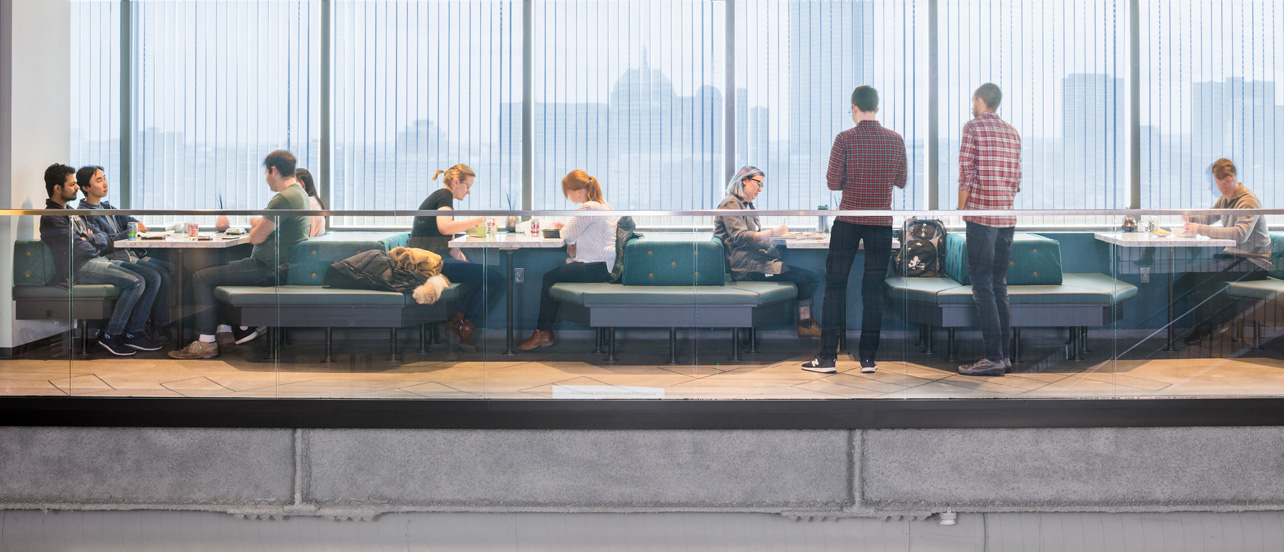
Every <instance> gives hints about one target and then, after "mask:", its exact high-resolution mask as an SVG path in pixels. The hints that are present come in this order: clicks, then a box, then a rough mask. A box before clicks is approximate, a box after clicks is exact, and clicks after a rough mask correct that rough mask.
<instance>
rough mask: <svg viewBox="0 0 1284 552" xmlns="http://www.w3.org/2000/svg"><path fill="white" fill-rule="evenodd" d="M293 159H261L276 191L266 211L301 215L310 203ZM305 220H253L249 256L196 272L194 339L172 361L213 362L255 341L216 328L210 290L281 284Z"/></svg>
mask: <svg viewBox="0 0 1284 552" xmlns="http://www.w3.org/2000/svg"><path fill="white" fill-rule="evenodd" d="M295 164H296V160H295V158H294V155H292V154H291V153H290V152H288V151H285V150H277V151H274V152H272V153H269V154H268V156H267V158H266V159H264V160H263V167H264V169H263V173H264V178H265V180H267V184H268V187H269V188H271V189H272V191H274V192H276V195H275V196H273V197H272V200H271V201H269V202H268V204H267V208H268V209H273V210H282V209H283V210H298V211H306V210H308V209H309V208H310V207H311V205H310V204H309V203H308V194H307V192H305V191H303V187H302V186H300V185H299V183H298V182H296V181H295V180H294V168H295ZM310 228H311V221H309V220H308V217H306V216H281V217H272V218H256V219H253V220H251V221H250V243H252V244H254V250H253V251H252V252H251V253H250V256H249V258H246V259H241V260H239V261H232V262H230V263H228V264H226V265H223V266H215V267H210V268H206V269H204V270H200V271H197V272H196V274H195V275H194V276H193V277H192V300H193V302H194V303H195V307H196V331H197V332H198V333H199V334H200V337H198V338H197V339H196V341H193V342H192V343H191V344H190V345H188V346H187V347H184V348H183V349H181V350H178V351H170V353H169V356H171V357H174V358H178V359H191V358H214V357H217V356H218V355H219V353H220V352H224V353H225V352H228V351H230V350H232V349H234V348H236V345H237V344H238V343H245V342H246V341H249V340H251V339H254V338H255V337H258V333H259V332H258V330H257V329H251V328H240V329H239V330H233V329H232V328H231V327H229V326H227V325H222V326H217V331H215V330H216V324H217V322H218V320H217V317H218V305H217V304H216V303H215V301H214V288H216V287H218V286H273V285H281V284H283V283H285V273H286V270H287V269H288V268H289V267H290V250H291V249H293V248H294V245H295V244H297V243H299V242H301V241H303V240H305V239H307V237H308V230H309V229H310Z"/></svg>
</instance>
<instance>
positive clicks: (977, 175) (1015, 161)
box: [959, 83, 1021, 376]
mask: <svg viewBox="0 0 1284 552" xmlns="http://www.w3.org/2000/svg"><path fill="white" fill-rule="evenodd" d="M1002 97H1003V95H1002V93H1001V92H1000V91H999V87H998V86H995V85H994V84H990V83H986V84H983V85H981V87H980V88H977V89H976V93H975V94H972V115H973V117H974V118H973V119H972V120H971V121H968V123H967V124H966V125H963V140H962V144H961V145H960V146H959V209H1011V208H1012V199H1013V198H1015V197H1016V194H1017V192H1019V191H1021V135H1020V134H1018V133H1017V131H1016V129H1015V128H1012V125H1009V124H1007V123H1006V122H1004V121H1003V119H1000V118H999V116H998V115H995V114H994V110H996V109H998V108H999V100H1000V99H1002ZM963 220H964V221H966V222H967V273H968V277H970V278H971V279H972V298H973V300H975V301H976V318H977V321H978V322H980V324H981V338H982V340H983V341H985V356H984V357H982V358H981V360H978V361H976V362H974V363H972V364H966V365H963V366H959V373H960V374H963V375H965V376H1002V375H1003V373H1004V372H1006V371H1007V370H1010V369H1011V366H1012V361H1010V360H1008V358H1007V351H1008V343H1009V342H1010V341H1011V339H1012V337H1011V336H1012V316H1011V312H1010V310H1009V303H1008V261H1009V259H1010V258H1011V257H1012V232H1013V227H1014V226H1016V217H1010V216H1009V217H963Z"/></svg>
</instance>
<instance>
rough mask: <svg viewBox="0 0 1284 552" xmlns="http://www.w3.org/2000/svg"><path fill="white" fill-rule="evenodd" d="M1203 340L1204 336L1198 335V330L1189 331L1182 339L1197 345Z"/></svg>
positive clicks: (1189, 343) (1188, 343)
mask: <svg viewBox="0 0 1284 552" xmlns="http://www.w3.org/2000/svg"><path fill="white" fill-rule="evenodd" d="M1203 340H1204V337H1203V336H1201V335H1199V333H1198V332H1190V333H1189V334H1186V338H1185V339H1183V340H1182V341H1185V342H1186V344H1187V345H1199V343H1200V342H1201V341H1203Z"/></svg>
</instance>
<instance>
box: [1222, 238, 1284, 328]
mask: <svg viewBox="0 0 1284 552" xmlns="http://www.w3.org/2000/svg"><path fill="white" fill-rule="evenodd" d="M1270 260H1271V264H1272V265H1274V268H1273V269H1272V270H1271V272H1270V275H1269V276H1267V278H1266V279H1265V280H1257V281H1253V282H1231V283H1229V284H1226V295H1228V296H1230V297H1231V298H1232V299H1234V300H1235V301H1237V302H1239V303H1240V308H1241V312H1246V313H1247V316H1245V317H1243V318H1240V319H1239V323H1240V327H1239V332H1240V334H1241V335H1243V326H1242V324H1243V322H1244V320H1245V319H1248V320H1252V321H1253V340H1254V344H1255V346H1256V347H1258V348H1260V347H1261V345H1262V326H1263V325H1264V324H1270V325H1271V326H1273V327H1279V324H1278V322H1279V321H1280V320H1281V318H1282V317H1284V234H1280V233H1272V234H1271V259H1270Z"/></svg>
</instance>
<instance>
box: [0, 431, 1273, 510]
mask: <svg viewBox="0 0 1284 552" xmlns="http://www.w3.org/2000/svg"><path fill="white" fill-rule="evenodd" d="M1280 450H1284V429H1282V428H1163V429H1145V428H1137V429H1111V428H1100V429H1039V430H1005V429H978V430H870V431H668V430H664V431H466V430H451V431H437V430H288V429H284V430H237V429H115V428H15V427H11V428H3V429H0V473H4V474H5V475H6V476H5V477H3V478H0V509H9V510H26V509H67V510H85V509H93V510H104V509H105V510H134V509H158V510H198V511H209V512H227V513H233V514H239V515H243V516H250V517H274V516H322V517H330V518H336V519H350V518H355V519H371V518H374V517H377V516H379V515H380V514H384V513H399V512H400V513H405V512H742V513H743V512H756V513H773V514H781V515H785V516H788V517H796V518H804V519H819V518H850V517H876V518H886V517H893V516H908V517H910V518H924V517H926V516H929V515H931V514H933V513H939V512H944V511H947V510H949V511H954V512H1085V511H1087V512H1180V511H1266V510H1284V456H1282V455H1280V454H1279V451H1280Z"/></svg>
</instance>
